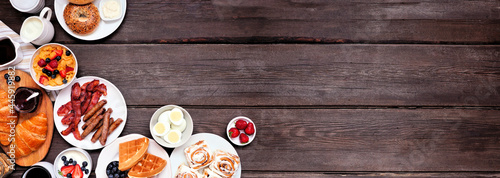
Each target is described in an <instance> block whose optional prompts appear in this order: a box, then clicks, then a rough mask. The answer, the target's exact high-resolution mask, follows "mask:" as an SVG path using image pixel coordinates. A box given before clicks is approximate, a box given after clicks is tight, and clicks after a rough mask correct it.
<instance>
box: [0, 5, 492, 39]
mask: <svg viewBox="0 0 500 178" xmlns="http://www.w3.org/2000/svg"><path fill="white" fill-rule="evenodd" d="M53 2H54V1H53V0H47V1H46V4H47V5H46V6H48V7H53ZM127 5H128V6H127V14H126V18H125V20H124V22H123V24H122V26H121V27H120V28H119V29H118V30H117V31H116V32H115V33H114V34H113V35H111V36H110V37H108V38H106V39H104V40H100V41H95V42H89V43H262V42H265V43H453V44H463V43H465V44H493V43H495V44H498V42H500V31H499V30H498V29H499V28H500V23H499V22H500V9H499V8H498V7H500V2H498V1H495V0H476V1H467V0H455V1H429V0H418V1H417V0H404V1H392V0H376V1H373V0H358V1H345V0H273V1H268V0H254V1H243V0H190V1H185V0H168V1H160V0H129V1H128V4H127ZM28 16H29V14H22V13H20V12H18V11H16V10H15V9H14V8H12V7H11V6H10V4H9V1H2V2H0V17H2V18H1V19H0V20H2V21H3V22H4V23H6V24H7V25H9V26H10V27H12V28H13V29H14V30H15V31H16V32H19V29H20V27H21V24H22V21H23V20H24V19H25V18H26V17H28ZM52 23H53V24H54V26H55V28H56V36H55V39H54V41H55V42H60V43H87V42H83V41H80V40H77V39H75V38H73V37H71V36H70V35H69V34H67V33H66V32H64V30H63V29H62V28H61V27H60V25H59V24H58V22H57V20H56V19H55V16H53V17H52Z"/></svg>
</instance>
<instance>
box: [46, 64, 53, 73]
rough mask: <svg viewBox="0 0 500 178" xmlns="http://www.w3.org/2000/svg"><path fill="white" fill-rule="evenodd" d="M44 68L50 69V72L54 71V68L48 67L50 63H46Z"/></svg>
mask: <svg viewBox="0 0 500 178" xmlns="http://www.w3.org/2000/svg"><path fill="white" fill-rule="evenodd" d="M45 69H47V70H50V71H51V72H54V68H52V67H50V65H46V66H45Z"/></svg>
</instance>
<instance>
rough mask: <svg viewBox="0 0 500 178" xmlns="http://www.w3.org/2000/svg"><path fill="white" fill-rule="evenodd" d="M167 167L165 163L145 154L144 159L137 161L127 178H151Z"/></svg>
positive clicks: (158, 158)
mask: <svg viewBox="0 0 500 178" xmlns="http://www.w3.org/2000/svg"><path fill="white" fill-rule="evenodd" d="M166 165H167V161H166V160H164V159H162V158H160V157H158V156H155V155H152V154H149V153H146V155H144V158H143V159H141V161H139V163H137V164H136V165H135V166H134V167H132V169H130V171H129V172H128V176H129V177H153V176H155V175H157V174H159V173H160V172H161V171H163V168H165V166H166Z"/></svg>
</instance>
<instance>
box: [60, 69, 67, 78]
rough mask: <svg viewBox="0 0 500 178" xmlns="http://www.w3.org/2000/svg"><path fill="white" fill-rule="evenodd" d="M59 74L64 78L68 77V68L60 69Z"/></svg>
mask: <svg viewBox="0 0 500 178" xmlns="http://www.w3.org/2000/svg"><path fill="white" fill-rule="evenodd" d="M59 75H61V77H62V78H66V70H61V71H59Z"/></svg>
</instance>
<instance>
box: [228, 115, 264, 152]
mask: <svg viewBox="0 0 500 178" xmlns="http://www.w3.org/2000/svg"><path fill="white" fill-rule="evenodd" d="M245 123H246V124H245ZM238 127H239V128H238ZM226 135H227V138H228V139H229V140H230V141H231V142H232V143H233V144H235V145H238V146H245V145H248V144H250V143H252V141H253V139H255V136H256V135H257V128H256V126H255V123H254V122H253V121H252V120H251V119H250V118H248V117H245V116H238V117H235V118H234V119H232V120H231V121H230V122H229V123H228V124H227V128H226ZM242 137H243V138H242ZM242 141H243V142H242ZM245 141H246V142H245Z"/></svg>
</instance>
